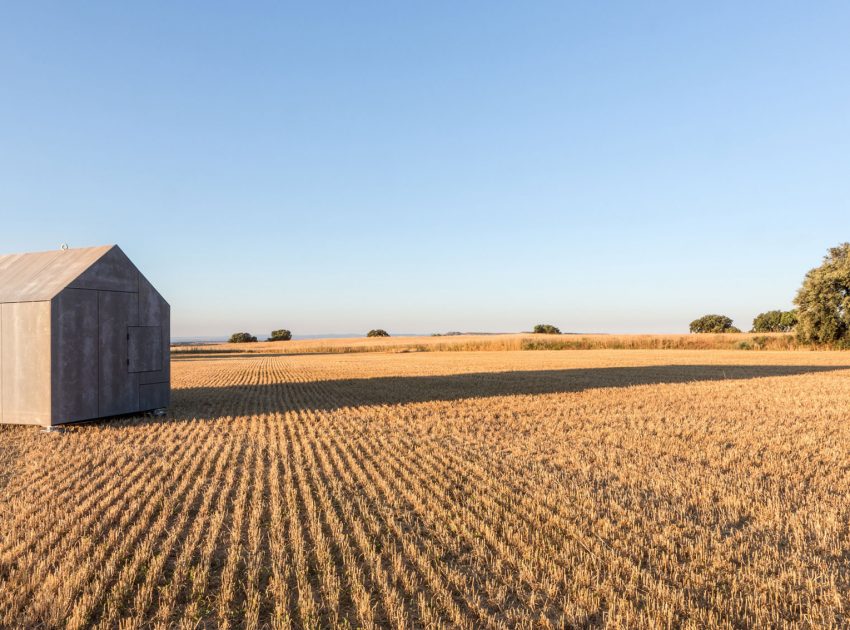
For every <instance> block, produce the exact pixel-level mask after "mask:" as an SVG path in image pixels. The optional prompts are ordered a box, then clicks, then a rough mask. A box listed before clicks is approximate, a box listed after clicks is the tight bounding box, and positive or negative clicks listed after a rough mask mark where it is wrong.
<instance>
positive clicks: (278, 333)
mask: <svg viewBox="0 0 850 630" xmlns="http://www.w3.org/2000/svg"><path fill="white" fill-rule="evenodd" d="M290 339H292V333H291V332H289V331H288V330H286V329H285V328H281V329H280V330H273V331H272V336H271V337H269V338H268V341H289V340H290Z"/></svg>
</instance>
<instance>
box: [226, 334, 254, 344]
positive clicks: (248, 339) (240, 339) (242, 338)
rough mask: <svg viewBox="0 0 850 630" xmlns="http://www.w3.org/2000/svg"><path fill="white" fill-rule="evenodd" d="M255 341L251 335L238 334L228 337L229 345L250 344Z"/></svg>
mask: <svg viewBox="0 0 850 630" xmlns="http://www.w3.org/2000/svg"><path fill="white" fill-rule="evenodd" d="M254 341H257V338H256V337H255V336H254V335H252V334H251V333H246V332H238V333H233V334H232V335H230V343H252V342H254Z"/></svg>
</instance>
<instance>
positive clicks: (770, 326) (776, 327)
mask: <svg viewBox="0 0 850 630" xmlns="http://www.w3.org/2000/svg"><path fill="white" fill-rule="evenodd" d="M796 325H797V312H796V311H778V310H777V311H767V312H765V313H759V314H758V315H756V318H755V319H754V320H753V332H758V333H765V332H789V331H791V330H794V326H796Z"/></svg>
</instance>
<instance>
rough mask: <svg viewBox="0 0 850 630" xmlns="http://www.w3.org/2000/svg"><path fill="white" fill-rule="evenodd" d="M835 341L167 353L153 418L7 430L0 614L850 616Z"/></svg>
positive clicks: (384, 619)
mask: <svg viewBox="0 0 850 630" xmlns="http://www.w3.org/2000/svg"><path fill="white" fill-rule="evenodd" d="M579 355H580V356H579ZM842 358H843V357H842V355H840V354H835V353H832V354H830V353H805V354H802V355H801V354H795V353H771V354H766V353H765V354H760V355H758V357H757V359H754V355H747V354H743V353H720V352H718V353H705V352H704V353H683V352H679V353H675V352H672V353H665V352H635V351H633V352H631V353H629V352H625V353H617V352H614V351H603V352H598V353H597V352H592V351H591V352H582V353H564V352H562V353H557V352H555V353H545V352H541V353H517V352H513V353H511V352H505V353H494V352H489V353H452V354H450V355H441V354H439V353H433V354H428V355H397V354H396V355H368V356H366V355H356V356H349V355H346V356H341V357H340V356H327V357H324V356H310V357H279V356H269V357H245V356H235V357H230V358H225V359H207V358H204V359H197V358H196V359H193V360H186V361H178V362H176V363H175V365H174V381H175V383H174V384H175V392H174V405H173V407H172V409H171V410H170V412H169V417H168V418H167V419H165V420H162V421H161V420H157V419H145V418H131V419H123V420H114V421H110V422H106V423H98V424H93V425H87V426H81V427H77V428H73V429H71V430H69V431H68V432H66V433H64V434H60V435H45V434H42V433H39V432H37V431H35V430H33V429H27V428H20V427H12V428H5V429H4V430H3V433H2V434H0V444H2V445H3V449H4V450H2V451H0V453H3V454H5V456H4V458H3V460H2V461H3V465H4V466H5V467H6V470H4V472H5V473H6V475H5V482H4V483H5V486H4V487H2V488H0V492H1V493H2V497H3V499H4V501H3V510H2V513H0V623H2V624H3V625H4V626H33V625H37V624H44V625H46V626H48V627H60V626H68V627H75V628H81V627H87V626H90V625H94V626H97V627H103V628H110V627H115V626H118V625H120V626H121V627H126V628H133V627H148V626H153V627H161V628H165V627H171V626H174V625H180V626H184V627H195V626H196V625H197V624H198V623H199V622H200V623H201V624H203V625H208V626H217V627H225V628H226V627H248V628H257V627H264V626H273V627H293V626H294V627H317V626H326V627H336V626H340V625H351V626H355V627H373V626H390V627H399V628H401V627H421V626H426V627H440V626H443V627H467V628H476V627H491V628H499V627H518V626H528V627H531V626H536V627H547V626H548V627H561V626H585V625H595V624H609V625H611V626H623V627H658V626H681V625H693V626H712V627H724V626H726V627H735V626H755V625H760V626H765V625H774V626H782V625H787V626H795V625H800V626H806V625H809V626H815V625H816V626H830V625H832V626H842V625H845V624H846V623H847V616H846V615H847V613H846V609H847V606H848V604H850V601H848V591H850V574H849V573H848V563H849V562H850V560H848V552H847V549H848V548H850V540H848V537H850V534H848V522H850V508H849V507H848V502H847V500H846V498H847V496H848V495H850V492H848V491H850V463H849V462H848V458H847V457H846V452H847V446H848V443H850V442H848V437H850V427H848V423H847V421H846V419H847V417H848V412H850V379H848V371H847V370H842V369H837V368H840V367H841V359H842ZM744 361H746V362H747V363H748V365H742V362H744ZM755 361H758V362H759V365H749V364H752V363H753V362H755ZM624 366H625V367H626V369H625V370H623V367H624ZM788 366H797V367H796V368H794V369H790V370H788V371H786V370H787V369H788ZM612 369H613V371H612ZM727 374H728V375H730V376H729V377H725V376H726V375H727ZM681 375H683V376H682V377H680V376H681ZM618 379H619V380H618ZM629 379H632V380H633V381H634V382H635V383H639V384H635V385H632V386H629V385H630V380H629ZM538 381H539V382H542V383H544V385H545V386H544V387H539V386H538V385H537V384H536V383H537V382H538ZM577 384H578V385H577ZM530 385H531V386H530ZM501 393H505V394H507V395H499V394H501Z"/></svg>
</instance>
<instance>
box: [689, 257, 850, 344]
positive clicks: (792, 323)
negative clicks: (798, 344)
mask: <svg viewBox="0 0 850 630" xmlns="http://www.w3.org/2000/svg"><path fill="white" fill-rule="evenodd" d="M794 305H795V306H796V308H794V309H792V310H790V311H782V310H773V311H765V312H764V313H759V314H758V315H757V316H756V318H755V319H754V320H753V327H752V332H791V331H794V332H795V333H796V335H797V338H798V339H799V340H800V341H802V342H804V343H812V344H827V345H836V346H850V243H842V244H841V245H838V246H837V247H831V248H830V249H829V251H828V252H827V254H826V256H824V259H823V263H821V265H820V266H818V267H815V268H814V269H811V270H810V271H809V272H808V273H807V274H806V276H805V278H803V283H802V285H801V286H800V288H799V289H798V290H797V295H796V296H795V297H794ZM690 331H691V332H692V333H732V332H741V331H740V330H739V329H738V328H736V327H735V326H734V324H733V323H732V319H731V318H729V317H727V316H725V315H713V314H712V315H703V316H702V317H700V318H699V319H695V320H694V321H692V322H691V324H690Z"/></svg>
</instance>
